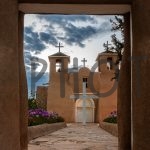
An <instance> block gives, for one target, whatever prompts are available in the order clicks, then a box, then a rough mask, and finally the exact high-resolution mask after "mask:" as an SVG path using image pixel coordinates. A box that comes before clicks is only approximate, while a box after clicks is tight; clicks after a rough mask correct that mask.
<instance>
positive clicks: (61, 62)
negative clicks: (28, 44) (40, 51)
mask: <svg viewBox="0 0 150 150" xmlns="http://www.w3.org/2000/svg"><path fill="white" fill-rule="evenodd" d="M57 47H59V52H57V53H55V54H53V55H50V56H49V57H48V58H49V62H50V74H49V76H50V77H49V79H50V80H51V81H53V80H55V79H56V78H57V77H59V74H60V72H62V71H63V72H64V73H65V72H66V73H67V72H68V64H69V62H70V56H68V55H66V54H64V53H62V52H60V47H62V46H60V44H59V46H57ZM57 79H58V78H57Z"/></svg>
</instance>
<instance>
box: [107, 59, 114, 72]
mask: <svg viewBox="0 0 150 150" xmlns="http://www.w3.org/2000/svg"><path fill="white" fill-rule="evenodd" d="M112 68H113V64H112V57H108V58H107V69H108V70H111V69H112Z"/></svg>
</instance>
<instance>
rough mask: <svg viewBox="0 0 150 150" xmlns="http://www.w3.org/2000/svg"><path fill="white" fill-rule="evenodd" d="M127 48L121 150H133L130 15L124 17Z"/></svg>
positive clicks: (121, 92)
mask: <svg viewBox="0 0 150 150" xmlns="http://www.w3.org/2000/svg"><path fill="white" fill-rule="evenodd" d="M124 21H125V24H124V38H125V47H124V54H123V60H122V64H121V70H120V76H119V83H118V131H119V132H118V134H119V138H118V139H119V150H131V61H130V56H131V46H130V13H127V14H125V15H124Z"/></svg>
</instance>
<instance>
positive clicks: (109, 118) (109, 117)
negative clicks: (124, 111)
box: [103, 111, 117, 123]
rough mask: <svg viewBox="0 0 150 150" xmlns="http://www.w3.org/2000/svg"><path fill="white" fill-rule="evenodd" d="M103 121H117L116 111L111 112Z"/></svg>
mask: <svg viewBox="0 0 150 150" xmlns="http://www.w3.org/2000/svg"><path fill="white" fill-rule="evenodd" d="M103 121H104V122H108V123H117V111H113V112H111V113H110V115H109V116H108V117H107V118H105V119H104V120H103Z"/></svg>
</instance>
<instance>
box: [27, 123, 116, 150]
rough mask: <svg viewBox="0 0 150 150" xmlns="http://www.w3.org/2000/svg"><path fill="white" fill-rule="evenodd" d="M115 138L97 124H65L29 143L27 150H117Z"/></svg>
mask: <svg viewBox="0 0 150 150" xmlns="http://www.w3.org/2000/svg"><path fill="white" fill-rule="evenodd" d="M117 148H118V141H117V137H114V136H112V135H111V134H109V133H107V132H106V131H104V130H102V129H101V128H99V127H98V125H97V124H87V126H82V124H67V127H66V128H64V129H61V130H58V131H56V132H53V133H51V134H49V135H46V136H43V137H39V138H37V139H35V140H32V141H30V143H29V148H28V150H117Z"/></svg>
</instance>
